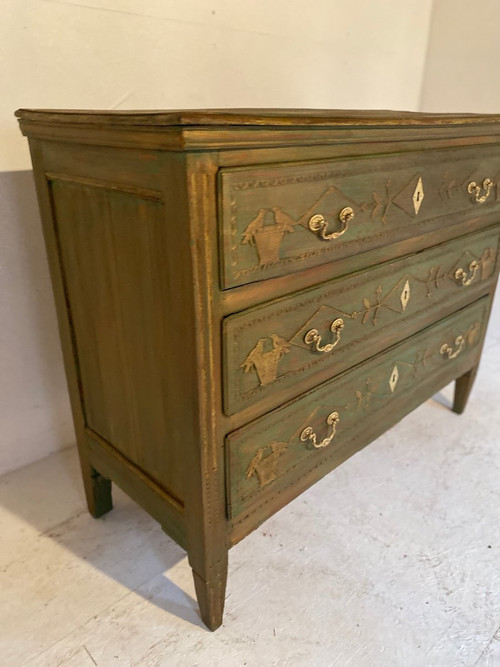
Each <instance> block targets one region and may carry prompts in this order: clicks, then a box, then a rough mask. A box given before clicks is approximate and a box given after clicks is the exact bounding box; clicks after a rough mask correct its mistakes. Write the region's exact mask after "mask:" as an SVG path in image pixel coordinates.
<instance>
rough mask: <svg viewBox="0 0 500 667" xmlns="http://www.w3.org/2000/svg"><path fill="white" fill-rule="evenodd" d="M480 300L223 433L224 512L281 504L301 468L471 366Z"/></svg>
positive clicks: (331, 459)
mask: <svg viewBox="0 0 500 667" xmlns="http://www.w3.org/2000/svg"><path fill="white" fill-rule="evenodd" d="M488 307H489V297H483V298H482V299H481V300H479V301H477V302H475V303H474V304H473V305H471V306H468V307H467V308H465V309H463V310H461V311H459V312H457V313H455V314H454V315H452V316H450V317H448V318H446V319H444V320H441V321H440V322H439V323H437V324H435V325H434V326H432V327H429V328H427V329H425V330H424V331H422V332H420V333H419V334H416V335H415V336H413V337H411V338H409V339H407V340H405V341H404V342H403V343H400V344H399V345H396V346H394V347H392V348H390V349H389V350H387V351H385V352H384V353H383V354H381V355H379V356H378V357H374V358H372V359H370V360H368V361H366V362H364V363H362V364H360V365H358V366H356V367H355V368H353V369H351V370H350V371H347V372H346V373H344V374H343V375H341V376H339V377H337V378H335V379H334V380H330V381H329V382H326V383H324V384H322V385H320V386H319V387H317V388H315V389H314V390H312V391H310V392H308V393H307V394H304V395H303V396H302V397H300V398H299V399H297V400H295V401H292V402H291V403H289V404H288V405H286V406H284V407H282V408H279V409H277V410H274V411H273V412H271V413H269V414H267V415H266V416H264V417H262V418H261V419H259V420H257V421H255V422H253V423H251V424H250V425H248V426H245V427H243V428H241V429H239V430H237V431H235V432H233V433H231V434H230V435H228V436H227V438H226V455H227V466H226V468H227V474H228V480H227V488H228V494H229V497H228V510H229V514H230V516H231V517H232V518H235V517H237V516H238V515H240V514H241V513H242V512H246V514H248V513H250V512H252V511H254V510H256V509H257V507H258V506H260V505H262V504H266V505H267V506H268V507H267V509H266V510H265V515H266V516H269V515H270V514H271V513H272V511H274V510H273V506H274V509H277V507H278V506H281V505H280V497H279V496H280V494H282V495H285V496H286V494H287V493H289V492H287V491H286V490H287V489H289V488H290V487H291V488H292V489H293V487H294V485H296V486H301V484H302V488H300V489H299V491H301V490H303V487H304V485H303V479H304V478H306V479H307V478H308V475H312V477H313V478H314V476H316V478H319V477H321V476H322V475H324V474H325V473H326V472H328V471H329V470H330V469H332V468H333V467H334V466H335V465H336V463H338V462H340V461H341V460H344V459H345V458H347V456H349V455H350V454H352V453H354V451H356V450H357V449H359V448H360V447H361V446H363V445H364V444H367V442H369V441H370V440H371V439H372V438H373V437H376V436H377V435H379V434H380V433H382V432H383V431H385V430H387V428H389V427H390V426H391V425H393V424H394V423H396V422H397V421H398V420H399V419H401V418H402V417H403V416H404V415H405V414H407V413H408V412H409V411H410V410H411V409H413V408H414V407H416V406H417V405H418V404H420V403H421V402H422V401H423V400H425V399H427V398H428V397H429V396H430V395H432V393H434V392H435V391H437V390H439V389H440V388H441V387H443V386H444V385H445V384H447V383H448V382H451V381H452V380H453V379H455V378H456V377H458V376H459V375H461V374H462V373H464V372H466V371H467V370H469V369H470V368H472V367H473V366H474V364H475V363H476V362H477V360H478V357H479V353H480V342H481V340H482V338H483V335H484V332H485V328H486V324H487V314H488ZM346 452H347V455H346ZM336 459H337V461H336ZM339 459H340V460H339ZM318 470H319V471H320V472H319V473H318V472H317V471H318ZM315 471H316V472H315ZM313 478H311V482H312V481H315V480H314V479H313ZM301 479H302V482H301ZM294 495H296V494H293V493H291V494H289V495H288V497H287V498H286V500H285V501H284V502H288V501H289V500H290V499H291V497H293V496H294ZM284 502H282V503H281V504H284ZM263 518H265V516H264V517H263Z"/></svg>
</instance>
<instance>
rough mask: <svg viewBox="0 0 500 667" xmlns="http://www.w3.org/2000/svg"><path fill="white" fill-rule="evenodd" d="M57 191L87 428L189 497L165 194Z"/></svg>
mask: <svg viewBox="0 0 500 667" xmlns="http://www.w3.org/2000/svg"><path fill="white" fill-rule="evenodd" d="M51 193H52V200H53V207H54V214H55V215H54V217H55V226H56V234H57V238H58V243H59V252H60V255H61V262H62V266H63V271H64V282H65V289H66V294H67V299H68V301H69V312H70V317H71V323H72V327H73V337H74V342H75V347H76V354H77V362H78V372H79V380H80V392H81V397H82V403H83V410H84V415H85V421H86V425H87V426H88V427H89V428H90V429H91V430H92V431H94V432H95V433H97V434H98V435H99V436H100V437H101V438H104V439H105V440H106V441H108V442H109V443H110V444H111V445H112V446H113V447H114V448H116V449H117V450H118V451H119V452H120V453H121V454H123V455H124V456H125V457H126V458H127V459H128V460H129V461H131V462H132V463H134V464H135V465H137V466H139V467H140V468H141V469H143V470H144V471H146V472H147V474H148V475H149V476H150V477H151V478H152V479H154V480H155V481H156V482H157V483H159V484H160V485H161V486H162V487H163V488H165V489H166V490H167V491H168V492H169V493H171V494H172V495H173V496H174V497H176V498H178V499H181V498H182V493H181V489H180V488H179V486H180V485H179V480H180V478H181V474H180V460H179V457H176V456H175V452H174V449H173V447H172V446H171V438H172V436H171V434H169V429H168V424H167V422H166V415H167V413H168V410H166V404H167V401H168V395H167V394H166V389H165V388H166V386H167V375H168V371H169V360H168V358H167V350H168V345H167V327H171V326H173V323H172V322H171V321H170V319H169V313H168V312H166V306H165V304H166V302H167V299H166V298H165V293H166V287H167V284H166V279H167V278H166V275H167V274H166V271H165V265H166V262H167V256H166V236H165V221H164V215H163V203H162V201H161V195H160V194H159V193H154V192H142V191H141V192H140V193H138V194H135V193H133V192H130V191H126V192H124V191H120V190H119V189H117V188H115V189H112V188H110V187H107V186H105V187H100V186H98V185H89V184H85V183H77V182H68V181H64V180H58V179H56V180H53V181H52V182H51Z"/></svg>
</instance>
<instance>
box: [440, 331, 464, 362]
mask: <svg viewBox="0 0 500 667" xmlns="http://www.w3.org/2000/svg"><path fill="white" fill-rule="evenodd" d="M454 344H455V350H453V348H452V347H451V345H448V343H444V344H443V345H441V349H440V350H439V351H440V352H441V354H442V356H443V357H445V358H446V359H455V358H456V357H458V355H459V354H460V352H461V351H462V350H463V349H464V345H465V336H462V335H460V336H457V337H456V338H455V343H454Z"/></svg>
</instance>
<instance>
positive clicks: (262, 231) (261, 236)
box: [241, 206, 297, 266]
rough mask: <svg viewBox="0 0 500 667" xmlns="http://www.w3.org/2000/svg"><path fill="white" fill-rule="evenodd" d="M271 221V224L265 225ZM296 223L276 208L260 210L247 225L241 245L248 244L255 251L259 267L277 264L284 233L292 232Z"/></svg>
mask: <svg viewBox="0 0 500 667" xmlns="http://www.w3.org/2000/svg"><path fill="white" fill-rule="evenodd" d="M268 219H272V220H273V223H272V224H265V223H266V220H268ZM296 224H297V223H296V221H295V220H294V219H293V218H291V217H290V216H289V215H288V214H287V213H285V212H284V211H283V210H282V209H280V208H279V207H278V206H273V208H270V209H267V208H261V209H259V212H258V213H257V216H256V217H255V218H254V219H253V220H252V221H251V222H250V223H249V224H248V226H247V228H246V229H245V232H244V234H243V238H242V240H241V243H243V244H245V243H248V244H249V245H251V246H254V247H255V248H256V249H257V253H258V255H259V264H260V266H265V265H266V264H270V263H271V262H277V261H278V260H279V258H280V256H279V253H280V246H281V242H282V240H283V237H284V235H285V234H286V233H290V232H293V231H294V229H293V227H294V225H296Z"/></svg>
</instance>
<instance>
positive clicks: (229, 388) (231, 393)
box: [224, 230, 498, 415]
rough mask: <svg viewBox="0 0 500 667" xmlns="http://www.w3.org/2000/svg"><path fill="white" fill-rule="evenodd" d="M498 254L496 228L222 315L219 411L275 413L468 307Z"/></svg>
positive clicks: (486, 281)
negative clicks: (263, 405)
mask: <svg viewBox="0 0 500 667" xmlns="http://www.w3.org/2000/svg"><path fill="white" fill-rule="evenodd" d="M497 255H498V231H496V230H495V231H488V232H482V233H479V234H473V235H469V236H467V237H462V238H459V239H456V240H454V241H450V242H448V243H446V244H443V245H442V246H438V247H435V248H432V249H430V250H426V251H423V252H420V253H418V254H417V255H414V256H411V257H407V258H403V259H400V260H398V261H396V262H391V263H390V264H386V265H383V266H381V267H378V268H376V269H373V270H368V271H363V272H361V273H358V274H355V275H353V276H351V277H349V278H346V279H341V280H340V279H339V280H334V281H329V282H328V283H325V284H323V285H321V286H320V287H316V288H313V289H309V290H304V291H303V292H301V293H299V294H295V295H292V296H290V297H286V298H283V299H278V300H277V301H274V302H271V303H269V304H267V305H264V306H259V307H256V308H253V309H251V310H248V311H244V312H242V313H239V314H236V315H232V316H229V317H227V318H226V319H225V320H224V372H225V378H224V410H225V412H226V414H228V415H231V414H233V413H235V412H236V411H238V410H240V409H243V408H245V407H247V406H248V405H251V404H254V403H257V402H258V401H260V400H262V399H267V401H268V403H269V405H267V409H269V408H270V407H274V406H275V405H278V404H279V403H282V402H283V400H286V399H288V398H291V397H293V396H295V395H297V394H298V393H299V392H300V391H304V390H305V389H307V388H309V386H313V384H317V383H318V381H322V380H326V379H328V378H329V377H331V376H332V375H333V374H335V373H339V372H341V371H343V370H345V369H346V368H348V367H349V366H353V365H354V364H356V363H359V362H360V361H362V360H363V359H366V358H368V357H369V356H371V355H373V354H375V353H377V352H379V351H380V350H382V349H384V348H386V347H388V346H389V345H392V344H394V343H396V342H398V340H402V339H403V338H405V337H407V336H409V335H411V334H412V333H414V332H416V331H418V330H419V329H421V328H422V327H423V326H427V325H429V324H431V323H432V322H433V321H436V320H438V319H440V318H441V317H443V315H445V314H447V313H451V312H453V311H454V310H457V308H459V307H461V306H463V305H466V304H467V303H470V302H471V301H473V300H474V298H477V296H478V295H479V293H480V292H482V291H484V290H485V289H486V288H487V287H488V284H489V282H491V280H492V278H493V276H494V275H495V271H496V261H497ZM308 381H309V382H308ZM299 384H300V386H301V389H300V390H298V389H297V387H298V385H299Z"/></svg>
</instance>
